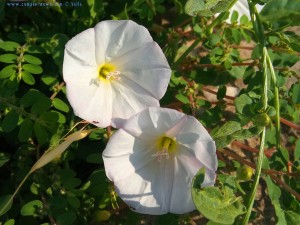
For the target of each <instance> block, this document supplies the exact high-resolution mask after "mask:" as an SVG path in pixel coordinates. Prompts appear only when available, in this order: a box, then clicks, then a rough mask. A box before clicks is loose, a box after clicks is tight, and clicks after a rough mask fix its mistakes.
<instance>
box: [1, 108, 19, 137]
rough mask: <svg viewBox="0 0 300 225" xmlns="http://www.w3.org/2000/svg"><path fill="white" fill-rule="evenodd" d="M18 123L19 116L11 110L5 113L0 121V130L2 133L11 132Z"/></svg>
mask: <svg viewBox="0 0 300 225" xmlns="http://www.w3.org/2000/svg"><path fill="white" fill-rule="evenodd" d="M18 122H19V115H18V113H16V111H14V110H11V111H10V112H9V113H7V114H6V115H5V117H4V119H3V121H2V129H3V132H6V133H8V132H10V131H12V130H13V129H14V128H15V127H16V126H17V125H18Z"/></svg>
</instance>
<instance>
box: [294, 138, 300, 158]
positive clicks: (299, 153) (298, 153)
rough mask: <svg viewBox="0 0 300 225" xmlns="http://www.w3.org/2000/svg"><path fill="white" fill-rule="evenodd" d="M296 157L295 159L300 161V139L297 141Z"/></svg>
mask: <svg viewBox="0 0 300 225" xmlns="http://www.w3.org/2000/svg"><path fill="white" fill-rule="evenodd" d="M294 157H295V160H299V161H300V139H298V140H297V142H296V147H295V152H294Z"/></svg>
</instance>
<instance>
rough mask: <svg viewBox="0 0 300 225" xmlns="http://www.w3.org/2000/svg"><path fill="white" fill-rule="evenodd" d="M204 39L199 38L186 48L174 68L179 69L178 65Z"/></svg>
mask: <svg viewBox="0 0 300 225" xmlns="http://www.w3.org/2000/svg"><path fill="white" fill-rule="evenodd" d="M201 40H202V39H200V38H199V39H197V40H195V41H194V42H193V44H192V45H191V46H190V47H188V49H187V50H185V52H184V53H183V54H182V55H181V56H180V57H179V59H177V61H176V62H174V64H173V69H174V70H175V69H177V67H178V66H179V65H180V64H181V62H182V61H183V60H184V59H185V58H186V57H187V56H188V54H190V53H191V51H193V49H194V48H195V47H196V46H197V45H198V44H199V43H200V42H201Z"/></svg>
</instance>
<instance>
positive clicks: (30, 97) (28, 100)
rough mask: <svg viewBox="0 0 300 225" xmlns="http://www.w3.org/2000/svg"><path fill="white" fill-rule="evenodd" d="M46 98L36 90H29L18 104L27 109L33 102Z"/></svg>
mask: <svg viewBox="0 0 300 225" xmlns="http://www.w3.org/2000/svg"><path fill="white" fill-rule="evenodd" d="M46 98H47V97H46V96H45V95H44V94H43V93H41V92H40V91H38V90H35V89H30V90H29V91H28V92H27V93H26V94H25V95H24V96H23V97H22V98H21V100H20V104H21V105H22V106H23V107H24V108H27V107H29V106H31V105H33V104H34V103H35V102H37V101H38V100H41V99H46Z"/></svg>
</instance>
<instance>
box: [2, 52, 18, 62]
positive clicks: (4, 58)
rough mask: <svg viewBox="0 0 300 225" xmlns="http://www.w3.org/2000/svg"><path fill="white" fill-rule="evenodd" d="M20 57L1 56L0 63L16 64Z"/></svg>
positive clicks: (12, 55)
mask: <svg viewBox="0 0 300 225" xmlns="http://www.w3.org/2000/svg"><path fill="white" fill-rule="evenodd" d="M17 58H18V56H17V55H14V54H4V55H0V62H4V63H15V62H16V60H17Z"/></svg>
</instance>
